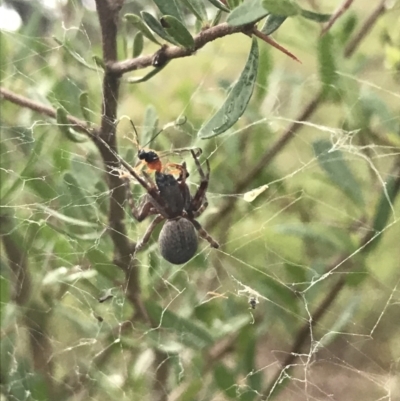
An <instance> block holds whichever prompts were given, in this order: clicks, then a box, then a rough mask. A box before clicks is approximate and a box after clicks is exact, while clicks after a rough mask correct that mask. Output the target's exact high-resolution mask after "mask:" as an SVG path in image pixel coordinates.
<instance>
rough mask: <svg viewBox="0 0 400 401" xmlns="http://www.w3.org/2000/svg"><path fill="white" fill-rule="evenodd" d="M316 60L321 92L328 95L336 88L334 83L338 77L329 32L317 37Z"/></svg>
mask: <svg viewBox="0 0 400 401" xmlns="http://www.w3.org/2000/svg"><path fill="white" fill-rule="evenodd" d="M318 62H319V75H320V79H321V82H322V88H323V94H324V96H328V95H330V94H332V92H333V91H334V90H336V89H335V85H334V84H335V82H336V81H337V78H338V75H337V73H336V65H335V56H334V49H333V38H332V35H331V34H330V33H329V32H327V33H326V34H325V35H323V36H322V37H321V38H320V39H319V43H318Z"/></svg>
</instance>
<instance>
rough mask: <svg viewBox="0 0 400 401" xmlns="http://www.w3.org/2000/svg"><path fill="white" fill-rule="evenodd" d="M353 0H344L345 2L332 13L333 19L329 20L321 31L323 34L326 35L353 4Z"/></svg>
mask: <svg viewBox="0 0 400 401" xmlns="http://www.w3.org/2000/svg"><path fill="white" fill-rule="evenodd" d="M352 3H353V0H344V1H343V3H342V4H341V5H340V6H339V7H338V8H337V9H336V10H335V12H334V13H333V14H332V17H331V19H330V20H329V21H328V22H327V24H326V25H325V27H324V29H322V31H321V36H322V35H325V34H326V33H327V32H328V31H329V29H331V28H332V26H333V24H334V23H335V22H336V21H337V20H338V19H339V18H340V17H341V16H342V15H343V14H344V13H345V11H346V10H348V9H349V7H350V6H351V5H352Z"/></svg>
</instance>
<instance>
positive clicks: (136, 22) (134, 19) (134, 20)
mask: <svg viewBox="0 0 400 401" xmlns="http://www.w3.org/2000/svg"><path fill="white" fill-rule="evenodd" d="M124 17H125V19H126V20H127V21H128V22H129V23H130V24H132V25H133V26H134V27H135V28H136V29H138V30H139V31H140V32H141V33H142V34H143V36H145V37H146V38H147V39H149V40H151V41H152V42H153V43H155V44H157V45H160V46H161V43H160V42H159V41H158V40H157V39H156V38H155V37H154V35H153V34H152V33H151V31H150V29H149V28H147V26H146V25H145V23H144V22H143V21H142V19H141V18H140V17H139V16H138V15H136V14H125V16H124Z"/></svg>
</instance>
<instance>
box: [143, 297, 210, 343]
mask: <svg viewBox="0 0 400 401" xmlns="http://www.w3.org/2000/svg"><path fill="white" fill-rule="evenodd" d="M146 309H147V312H148V313H149V315H150V317H151V318H152V319H153V321H154V322H156V324H159V325H160V327H162V328H164V329H170V330H172V331H174V332H176V334H177V338H178V339H179V340H180V341H182V342H185V344H187V345H188V346H191V347H193V348H197V349H201V348H204V347H209V346H210V345H212V344H214V338H213V336H212V335H211V333H210V332H209V331H208V330H207V329H206V328H205V327H203V326H200V324H198V323H194V322H193V320H192V319H187V318H184V317H181V316H178V315H177V314H175V313H174V312H171V311H170V310H169V309H162V308H161V307H160V306H159V305H157V304H156V303H154V302H152V301H149V302H146Z"/></svg>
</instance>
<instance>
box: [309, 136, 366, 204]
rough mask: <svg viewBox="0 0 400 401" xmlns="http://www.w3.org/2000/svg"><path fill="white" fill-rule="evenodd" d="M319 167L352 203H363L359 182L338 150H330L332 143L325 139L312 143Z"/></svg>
mask: <svg viewBox="0 0 400 401" xmlns="http://www.w3.org/2000/svg"><path fill="white" fill-rule="evenodd" d="M313 147H314V152H315V155H316V156H317V157H318V163H319V165H320V167H321V168H322V169H323V170H324V171H325V172H326V173H327V175H328V177H329V178H330V180H331V181H332V182H333V183H334V184H335V185H336V186H337V187H338V188H339V189H340V190H341V191H342V192H343V193H344V194H345V195H346V196H348V197H349V198H350V199H351V200H352V201H353V202H354V203H356V204H357V205H360V206H361V205H363V204H364V200H363V197H362V193H361V187H360V184H359V182H358V181H357V180H356V178H355V177H354V175H353V173H352V171H351V170H350V168H349V167H348V165H347V163H346V161H345V160H344V158H343V154H342V152H341V151H340V150H335V151H331V148H332V145H331V144H330V142H328V141H325V140H320V141H316V142H314V143H313Z"/></svg>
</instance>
